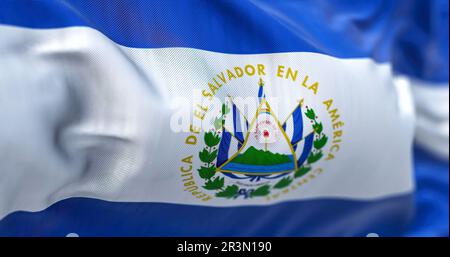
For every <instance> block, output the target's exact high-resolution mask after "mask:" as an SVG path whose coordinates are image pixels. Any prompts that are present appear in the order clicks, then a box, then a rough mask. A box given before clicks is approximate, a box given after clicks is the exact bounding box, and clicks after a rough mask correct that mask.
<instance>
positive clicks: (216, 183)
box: [203, 177, 225, 190]
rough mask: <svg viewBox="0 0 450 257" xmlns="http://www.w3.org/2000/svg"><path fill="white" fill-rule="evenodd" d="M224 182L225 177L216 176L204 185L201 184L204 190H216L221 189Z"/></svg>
mask: <svg viewBox="0 0 450 257" xmlns="http://www.w3.org/2000/svg"><path fill="white" fill-rule="evenodd" d="M224 182H225V179H224V178H222V177H216V178H215V179H211V180H208V181H206V183H205V185H204V186H203V188H204V189H206V190H217V189H221V188H222V187H223V184H224Z"/></svg>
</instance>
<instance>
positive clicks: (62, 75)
mask: <svg viewBox="0 0 450 257" xmlns="http://www.w3.org/2000/svg"><path fill="white" fill-rule="evenodd" d="M0 34H1V35H2V40H0V56H1V58H0V82H1V86H0V120H1V121H2V125H0V159H1V160H0V176H1V179H0V217H1V216H3V215H5V214H7V213H9V212H12V211H15V210H40V209H42V208H45V207H46V206H48V205H50V204H51V203H53V202H56V201H58V200H61V199H64V198H68V197H75V196H78V197H92V198H100V199H105V200H110V201H130V202H168V203H179V204H192V205H211V206H236V205H248V204H256V205H261V204H268V203H276V202H279V201H284V200H297V199H311V198H321V197H325V198H329V197H340V198H351V199H375V198H380V197H388V196H394V195H396V194H401V193H405V192H410V191H411V190H412V189H413V183H412V179H411V154H410V148H411V142H412V138H413V117H412V114H411V113H409V112H408V111H407V110H406V109H407V108H406V109H405V108H404V107H401V106H402V105H400V104H399V101H400V100H399V99H400V98H399V95H398V92H397V91H396V90H395V86H394V84H393V83H392V74H391V72H390V67H389V65H387V64H376V63H374V62H373V61H371V60H370V59H365V58H362V59H338V58H333V57H329V56H326V55H322V54H317V53H279V54H257V55H232V54H220V53H213V52H208V51H202V50H196V49H188V48H165V49H132V48H127V47H123V46H119V45H117V44H115V43H113V42H112V41H111V40H109V39H108V38H106V37H105V36H103V35H102V34H100V33H99V32H97V31H95V30H92V29H89V28H81V27H71V28H63V29H49V30H32V29H24V28H16V27H7V26H0ZM257 63H262V64H264V65H265V67H266V69H267V73H268V74H267V76H265V77H264V80H265V83H266V85H265V88H264V90H265V93H266V95H267V98H268V100H269V101H270V102H271V107H272V108H273V109H274V110H275V111H276V113H277V117H278V118H279V119H280V120H281V121H284V119H285V117H287V115H288V114H289V113H290V112H291V111H292V110H293V108H294V107H295V106H296V105H297V104H298V102H297V100H299V99H300V98H305V104H307V105H309V106H310V107H314V108H315V109H316V110H317V113H316V114H317V116H318V117H319V119H321V120H323V121H327V123H326V124H324V131H325V132H326V133H327V135H329V137H330V142H329V144H328V145H327V151H328V149H329V147H330V146H331V144H332V143H331V140H332V135H333V128H332V125H331V121H330V117H329V114H328V113H327V111H326V109H325V105H324V104H323V101H324V100H327V99H333V100H334V103H333V106H332V108H334V107H337V108H338V112H339V114H340V115H341V119H342V121H343V122H344V127H343V128H342V129H343V131H344V135H343V139H342V140H343V141H342V143H339V146H340V150H339V152H338V153H336V158H335V159H334V160H332V161H321V162H320V165H319V166H320V167H321V168H322V169H323V170H324V172H323V173H322V174H320V175H318V176H317V178H315V179H314V180H312V181H311V182H309V183H307V184H305V185H303V186H301V187H299V188H298V189H296V190H295V191H292V192H290V193H289V194H286V195H284V196H283V197H280V198H279V199H278V200H274V201H271V202H267V201H266V199H264V198H255V199H252V200H251V201H248V200H244V199H236V200H226V199H213V200H211V201H208V202H201V201H199V200H197V199H195V198H194V197H192V196H191V195H190V194H189V193H187V192H185V191H184V187H183V182H182V181H181V179H182V178H181V172H180V166H181V165H182V163H181V159H182V158H184V157H186V156H189V155H192V156H193V157H194V162H195V163H194V164H195V165H194V166H195V167H194V168H193V172H196V168H198V166H199V160H198V152H199V151H200V150H201V149H202V147H203V138H202V137H199V138H198V143H197V144H196V145H186V144H185V143H184V142H185V139H186V137H187V136H188V135H190V134H189V133H175V132H173V131H172V130H171V127H170V124H171V122H172V120H171V119H172V118H173V116H172V115H173V114H174V113H177V112H178V111H180V109H183V108H190V107H191V106H192V103H193V102H194V101H196V100H195V99H194V100H192V102H189V104H188V105H183V104H182V103H183V101H178V100H179V99H178V100H177V98H180V97H186V98H188V99H191V98H192V97H193V96H194V97H198V98H197V99H202V98H201V97H200V96H198V95H199V92H200V90H202V89H204V88H207V83H208V82H211V78H213V77H214V76H215V75H216V74H217V73H219V72H221V71H224V70H225V69H226V68H232V67H235V66H245V65H246V64H257ZM278 65H284V66H285V67H295V68H296V69H298V70H299V73H300V74H299V77H300V76H301V78H302V80H303V77H304V76H305V75H308V76H309V80H308V84H312V82H314V81H318V82H319V86H320V87H319V90H318V92H317V95H314V94H313V93H312V91H311V90H307V89H306V88H303V87H301V86H300V85H301V84H300V83H301V81H300V82H296V84H295V85H297V86H293V85H294V83H292V82H290V81H288V80H282V79H280V78H277V77H276V69H277V66H278ZM257 79H258V77H248V76H244V77H242V78H240V79H239V80H234V81H233V82H229V83H228V84H226V85H224V86H223V87H222V88H221V89H220V90H219V92H218V96H219V97H221V98H224V97H226V96H227V95H228V94H230V95H232V96H242V97H256V96H257V90H258V86H257V84H256V81H257ZM194 89H195V90H194ZM405 94H408V92H407V91H406V93H405ZM297 98H298V99H297ZM277 99H278V101H277ZM186 106H187V107H186ZM399 106H400V107H399ZM409 107H410V106H409ZM307 122H309V121H307V120H305V125H308V123H307ZM308 126H309V125H308ZM230 152H231V151H230ZM200 182H201V180H198V179H197V183H198V184H199V185H200Z"/></svg>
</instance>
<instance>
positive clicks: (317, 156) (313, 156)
mask: <svg viewBox="0 0 450 257" xmlns="http://www.w3.org/2000/svg"><path fill="white" fill-rule="evenodd" d="M322 156H323V153H322V151H320V152H317V153H310V154H309V156H308V163H309V164H311V163H315V162H316V161H318V160H320V158H322Z"/></svg>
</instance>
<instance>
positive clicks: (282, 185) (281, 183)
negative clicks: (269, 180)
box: [273, 177, 292, 189]
mask: <svg viewBox="0 0 450 257" xmlns="http://www.w3.org/2000/svg"><path fill="white" fill-rule="evenodd" d="M291 183H292V179H291V178H290V177H284V178H282V179H280V181H278V182H277V183H276V184H275V185H274V186H273V187H274V188H277V189H281V188H285V187H287V186H289V185H290V184H291Z"/></svg>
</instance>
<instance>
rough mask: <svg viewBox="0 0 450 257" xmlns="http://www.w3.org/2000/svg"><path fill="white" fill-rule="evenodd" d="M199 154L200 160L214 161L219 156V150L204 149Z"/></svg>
mask: <svg viewBox="0 0 450 257" xmlns="http://www.w3.org/2000/svg"><path fill="white" fill-rule="evenodd" d="M198 156H199V157H200V160H201V161H202V162H206V163H211V162H213V161H214V160H215V159H216V157H217V150H214V151H213V152H209V151H208V150H206V149H203V150H202V151H201V152H200V153H199V154H198Z"/></svg>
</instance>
